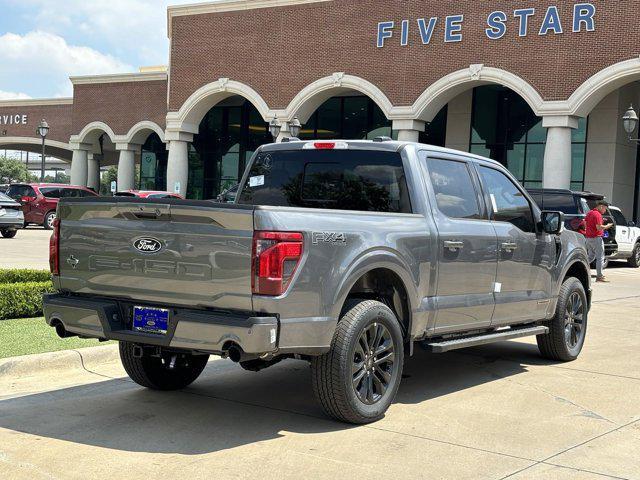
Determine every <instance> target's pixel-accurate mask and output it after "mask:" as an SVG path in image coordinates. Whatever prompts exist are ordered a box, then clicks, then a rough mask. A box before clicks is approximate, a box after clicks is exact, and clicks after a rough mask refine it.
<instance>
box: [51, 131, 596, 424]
mask: <svg viewBox="0 0 640 480" xmlns="http://www.w3.org/2000/svg"><path fill="white" fill-rule="evenodd" d="M238 191H239V193H238V198H237V200H236V204H234V205H227V204H220V203H214V202H209V201H192V200H183V201H176V200H173V199H162V200H153V199H152V200H144V201H143V200H141V199H129V198H122V197H114V198H99V199H96V200H93V199H81V198H74V199H64V200H63V201H62V204H61V208H60V213H61V219H60V222H56V229H55V230H54V234H53V236H52V241H51V250H50V251H51V262H50V263H51V267H52V274H53V279H54V284H55V287H56V288H57V289H58V290H59V291H60V293H57V294H51V295H47V296H45V298H44V312H45V317H46V321H47V322H48V324H49V325H51V326H52V327H55V329H56V330H57V333H58V335H60V336H62V337H65V336H81V337H83V338H87V337H91V338H99V339H111V340H118V341H119V342H120V347H119V348H120V357H121V359H122V362H123V365H124V368H125V369H126V371H127V373H128V374H129V375H130V377H131V378H132V379H133V380H134V381H135V382H137V383H138V384H140V385H142V386H144V387H148V388H151V389H158V390H177V389H181V388H184V387H186V386H187V385H189V384H191V383H192V382H193V381H195V380H196V379H197V378H198V376H199V375H200V374H201V372H202V371H203V369H204V368H205V366H206V364H207V361H208V358H209V355H210V354H216V355H222V356H223V357H228V358H230V359H231V360H232V361H235V362H239V363H240V365H241V366H242V367H243V368H245V369H247V370H252V371H258V370H262V369H264V368H267V367H270V366H272V365H274V364H276V363H278V362H279V361H281V360H284V359H287V358H297V359H303V360H307V361H309V362H310V364H311V372H312V378H313V381H312V383H313V388H314V390H315V394H316V396H317V398H318V400H319V402H320V404H321V405H322V406H323V407H324V409H325V411H326V412H327V413H328V414H329V415H331V416H333V417H335V418H337V419H339V420H342V421H345V422H351V423H369V422H372V421H376V420H378V419H380V418H381V417H382V416H383V415H384V413H385V411H386V410H387V408H388V407H389V405H390V404H391V402H392V401H393V399H394V397H395V395H396V392H397V390H398V387H399V384H400V381H401V378H402V370H403V362H404V359H405V352H406V354H407V355H411V354H412V353H413V349H414V344H415V343H421V344H422V345H423V346H424V348H427V349H429V350H430V351H432V352H434V353H441V352H447V351H451V350H455V349H459V348H464V347H470V346H475V345H481V344H486V343H491V342H497V341H502V340H508V339H514V338H520V337H525V336H537V341H538V346H539V349H540V352H541V354H542V355H543V356H544V357H546V358H550V359H553V360H556V361H571V360H574V359H576V358H577V357H578V355H579V354H580V352H581V350H582V346H583V344H584V340H585V335H586V329H587V317H588V312H589V309H590V304H591V303H590V302H591V287H590V282H591V280H590V275H589V265H588V263H587V251H586V249H585V242H584V238H582V237H581V236H580V235H579V234H577V233H575V232H571V231H567V230H566V229H564V228H563V220H564V219H563V214H562V213H561V212H541V211H540V209H539V208H538V206H537V205H536V204H535V202H534V201H533V200H532V199H531V197H530V196H529V195H528V194H527V193H526V191H525V190H524V188H523V187H521V186H520V185H519V184H518V182H517V181H516V180H515V178H514V177H513V175H511V173H509V171H508V170H507V169H505V168H504V167H503V166H501V165H500V164H498V163H497V162H494V161H492V160H488V159H483V158H481V157H477V156H475V155H471V154H467V153H462V152H456V151H454V150H447V149H443V148H439V147H431V146H426V145H420V144H415V143H404V142H394V141H384V140H382V139H380V140H378V141H311V142H300V141H294V142H290V143H281V144H276V145H266V146H262V147H260V148H259V149H258V150H257V151H256V152H255V154H254V156H253V157H252V160H251V162H250V164H249V166H248V168H247V171H246V172H245V176H244V179H243V180H242V182H241V186H240V188H239V190H238ZM68 219H73V221H68ZM87 239H90V241H89V242H87ZM274 388H277V386H274ZM424 388H425V389H428V388H429V386H428V385H425V386H424Z"/></svg>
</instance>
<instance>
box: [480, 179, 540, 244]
mask: <svg viewBox="0 0 640 480" xmlns="http://www.w3.org/2000/svg"><path fill="white" fill-rule="evenodd" d="M479 170H480V178H481V179H482V182H483V184H484V187H485V189H486V191H487V195H489V197H490V199H491V205H490V209H491V210H492V211H493V220H495V221H496V222H507V223H511V224H513V225H515V226H516V227H518V228H519V229H520V230H522V231H523V232H531V233H533V232H535V231H536V226H535V221H534V219H533V212H532V211H531V205H529V201H528V200H527V198H526V197H525V196H524V194H523V193H522V191H521V190H520V189H519V188H518V187H517V186H516V185H515V184H514V183H513V182H512V181H511V179H510V178H509V177H507V176H506V175H505V174H504V173H502V172H500V171H498V170H495V169H493V168H488V167H482V166H481V167H480V168H479Z"/></svg>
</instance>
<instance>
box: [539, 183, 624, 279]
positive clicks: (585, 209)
mask: <svg viewBox="0 0 640 480" xmlns="http://www.w3.org/2000/svg"><path fill="white" fill-rule="evenodd" d="M528 191H529V194H530V195H531V196H532V197H533V199H534V200H535V201H536V203H537V204H538V206H539V207H540V208H541V209H542V210H557V211H560V212H562V213H564V217H565V226H566V227H567V228H568V229H569V230H573V231H574V232H578V233H581V234H582V235H584V234H585V231H586V230H585V229H586V223H585V217H586V216H587V213H589V211H590V210H592V209H593V208H594V207H595V206H596V203H597V202H598V200H604V199H605V196H604V195H600V194H597V193H593V192H581V191H572V190H561V189H550V188H529V189H528ZM604 219H605V220H606V222H605V223H615V222H614V218H613V215H612V214H611V212H610V211H608V212H607V213H606V214H605V215H604ZM616 235H617V229H615V228H612V229H611V230H609V231H608V232H605V238H604V251H605V255H606V260H605V267H606V263H607V262H608V261H609V259H610V258H611V257H613V256H614V255H616V253H617V252H618V243H617V242H616Z"/></svg>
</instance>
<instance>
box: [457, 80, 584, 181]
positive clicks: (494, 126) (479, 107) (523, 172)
mask: <svg viewBox="0 0 640 480" xmlns="http://www.w3.org/2000/svg"><path fill="white" fill-rule="evenodd" d="M471 122H472V124H471V142H470V148H469V151H470V152H471V153H475V154H477V155H482V156H485V157H489V158H492V159H494V160H497V161H498V162H500V163H502V164H503V165H504V166H506V167H507V168H508V169H509V170H510V171H511V173H513V175H514V176H515V177H516V178H517V179H518V180H519V181H520V182H521V183H522V184H523V185H524V186H525V187H541V186H542V177H543V168H544V151H545V146H546V141H547V131H546V129H545V128H544V127H543V126H542V118H540V117H538V116H536V115H535V113H534V112H533V110H531V108H530V107H529V105H528V104H527V103H526V102H525V101H524V99H523V98H522V97H520V95H518V94H517V93H516V92H514V91H512V90H510V89H508V88H506V87H502V86H499V85H487V86H483V87H477V88H475V89H474V91H473V113H472V120H471ZM587 124H588V121H587V119H580V122H579V128H578V129H576V130H574V131H573V132H572V142H573V149H572V152H573V153H572V175H571V188H572V189H580V190H581V189H582V188H583V187H584V164H585V160H586V140H587Z"/></svg>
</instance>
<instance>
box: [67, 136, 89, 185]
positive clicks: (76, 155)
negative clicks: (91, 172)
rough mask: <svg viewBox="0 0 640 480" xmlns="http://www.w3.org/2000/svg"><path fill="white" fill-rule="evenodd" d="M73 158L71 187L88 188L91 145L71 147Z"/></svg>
mask: <svg viewBox="0 0 640 480" xmlns="http://www.w3.org/2000/svg"><path fill="white" fill-rule="evenodd" d="M71 148H72V150H73V156H72V157H71V185H79V186H81V187H86V186H87V178H88V177H87V174H88V168H89V166H88V155H89V149H90V148H91V146H90V145H82V144H75V145H73V144H72V145H71Z"/></svg>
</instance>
